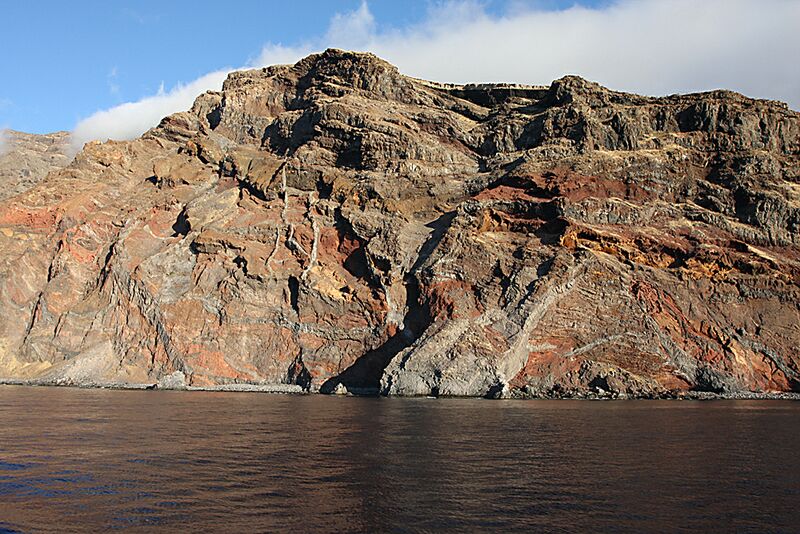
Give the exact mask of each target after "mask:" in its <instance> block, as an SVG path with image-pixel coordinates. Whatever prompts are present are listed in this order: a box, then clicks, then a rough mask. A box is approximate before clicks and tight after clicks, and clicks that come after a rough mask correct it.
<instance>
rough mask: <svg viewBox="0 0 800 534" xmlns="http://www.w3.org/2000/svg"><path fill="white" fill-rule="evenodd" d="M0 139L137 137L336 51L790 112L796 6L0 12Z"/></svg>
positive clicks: (52, 7)
mask: <svg viewBox="0 0 800 534" xmlns="http://www.w3.org/2000/svg"><path fill="white" fill-rule="evenodd" d="M3 15H4V21H5V24H4V27H3V31H2V32H0V73H2V77H0V80H2V83H0V128H12V129H16V130H22V131H28V132H33V133H45V132H50V131H56V130H70V131H73V138H74V143H75V144H76V145H78V146H80V145H81V144H82V143H83V142H85V141H88V140H90V139H95V138H100V139H106V138H115V139H125V138H132V137H135V136H138V135H140V134H141V133H142V132H144V131H145V130H146V129H147V128H149V127H152V126H154V125H155V124H157V123H158V121H159V120H160V118H161V117H162V116H164V115H167V114H169V113H172V112H175V111H179V110H182V109H187V108H188V107H190V106H191V102H192V101H193V99H194V98H195V97H196V96H197V95H199V94H200V93H202V92H203V91H205V90H216V89H219V87H220V86H221V83H222V81H223V80H224V78H225V76H226V74H227V72H229V71H230V70H233V69H240V68H253V67H257V66H263V65H269V64H274V63H290V62H294V61H296V60H298V59H300V58H301V57H303V56H305V55H307V54H309V53H312V52H315V51H321V50H324V49H325V48H327V47H337V48H345V49H353V50H364V51H371V52H374V53H376V54H378V55H379V56H381V57H383V58H385V59H387V60H388V61H390V62H392V63H394V64H396V65H397V66H398V67H399V68H400V70H401V72H403V73H406V74H409V75H412V76H417V77H422V78H427V79H432V80H437V81H443V82H455V83H465V82H492V81H494V82H500V81H503V82H519V83H535V84H548V83H549V82H550V81H552V80H553V79H556V78H559V77H561V76H563V75H566V74H577V75H580V76H583V77H585V78H588V79H591V80H594V81H598V82H600V83H602V84H604V85H606V86H608V87H611V88H613V89H618V90H625V91H632V92H639V93H644V94H652V95H661V94H671V93H675V92H691V91H700V90H711V89H717V88H727V89H733V90H737V91H740V92H743V93H745V94H747V95H748V96H753V97H759V98H773V99H779V100H783V101H787V102H789V104H790V106H791V107H792V108H793V109H800V69H798V68H797V66H796V60H797V56H798V53H800V31H798V29H799V28H800V0H585V1H580V0H482V1H481V0H446V1H435V0H403V1H388V0H369V1H363V0H341V1H338V0H337V1H333V0H327V1H326V0H312V1H305V2H299V1H295V2H286V1H281V2H273V1H256V0H254V1H228V2H224V3H223V2H202V1H200V0H194V1H184V0H172V1H170V2H164V1H163V0H161V1H152V0H142V1H138V2H135V3H134V2H131V3H127V4H126V3H125V2H122V1H114V0H104V1H92V0H87V1H83V2H61V1H35V0H30V1H26V2H7V3H5V4H4V6H3Z"/></svg>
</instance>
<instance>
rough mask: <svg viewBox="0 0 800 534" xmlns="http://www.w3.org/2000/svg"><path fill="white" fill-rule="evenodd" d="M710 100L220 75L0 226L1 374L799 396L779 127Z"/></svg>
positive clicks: (799, 184) (716, 97)
mask: <svg viewBox="0 0 800 534" xmlns="http://www.w3.org/2000/svg"><path fill="white" fill-rule="evenodd" d="M798 119H799V117H798V114H797V113H795V112H793V111H790V110H788V109H787V107H786V106H785V105H784V104H781V103H777V102H769V101H759V100H752V99H748V98H745V97H743V96H741V95H738V94H735V93H730V92H726V91H716V92H712V93H703V94H694V95H681V96H671V97H666V98H648V97H642V96H636V95H630V94H623V93H618V92H613V91H609V90H608V89H605V88H603V87H600V86H599V85H597V84H594V83H591V82H587V81H585V80H582V79H580V78H576V77H566V78H563V79H561V80H557V81H555V82H553V84H552V85H551V86H550V87H549V88H547V87H528V86H515V85H469V86H454V85H444V84H437V83H431V82H425V81H421V80H416V79H412V78H408V77H405V76H403V75H401V74H400V73H398V71H397V69H395V68H394V67H393V66H391V65H389V64H387V63H386V62H384V61H381V60H380V59H378V58H376V57H374V56H372V55H369V54H356V53H349V52H342V51H337V50H329V51H326V52H324V53H322V54H317V55H313V56H310V57H308V58H306V59H304V60H302V61H300V62H299V63H297V64H296V65H293V66H276V67H270V68H267V69H259V70H253V71H247V72H237V73H233V74H231V75H230V77H229V78H228V80H227V81H226V83H225V86H224V88H223V91H222V92H219V93H206V94H204V95H202V96H200V97H199V98H198V99H197V101H196V102H195V105H194V106H193V108H192V109H191V110H190V111H188V112H184V113H178V114H175V115H172V116H170V117H167V118H165V119H164V120H163V121H162V123H161V124H160V125H159V126H158V127H157V128H154V129H152V130H151V131H149V132H148V133H146V134H145V135H144V136H142V137H141V138H140V139H138V140H135V141H131V142H124V143H120V142H109V143H104V144H98V143H94V144H89V145H87V147H86V148H85V149H84V150H83V151H82V152H81V153H80V154H79V155H78V156H77V158H76V160H75V161H74V162H73V163H72V164H71V165H70V166H69V167H67V168H65V169H63V170H61V171H59V172H54V173H51V174H50V175H49V176H48V177H47V178H46V179H45V180H43V181H42V182H40V183H38V185H35V186H33V187H32V188H31V189H29V190H27V191H25V192H21V193H20V194H17V195H16V196H13V197H11V198H7V199H5V200H3V201H2V202H0V310H2V313H3V316H4V321H3V322H2V324H1V325H0V376H2V375H6V376H7V377H9V378H32V379H33V378H35V379H38V380H43V381H62V382H69V383H92V384H97V383H102V382H104V381H106V382H113V383H120V382H122V383H124V382H130V383H154V382H157V381H159V380H161V381H162V384H168V383H171V381H174V380H175V377H178V378H179V379H180V380H178V382H180V383H181V384H186V385H188V386H212V385H219V384H234V383H247V384H257V385H263V384H295V385H299V386H301V387H303V388H306V389H310V390H312V391H317V390H321V391H325V392H345V391H349V392H353V393H370V392H378V391H381V392H383V393H387V394H400V395H430V394H432V395H475V396H490V397H498V396H555V397H562V396H573V395H585V394H588V395H594V396H607V395H612V396H661V395H667V394H673V393H674V392H678V391H688V390H694V391H698V392H719V393H727V394H739V393H743V392H769V391H797V390H798V389H800V368H799V367H798V365H800V353H799V352H798V348H797V347H798V346H800V326H799V325H800V321H799V320H798V319H800V311H799V310H798V302H800V299H798V297H799V296H800V291H799V290H798V284H799V283H800V248H798V245H799V244H800V243H798V240H800V237H798V235H799V234H798V229H799V226H800V176H799V174H800V146H799V145H798V139H799V136H800V120H798Z"/></svg>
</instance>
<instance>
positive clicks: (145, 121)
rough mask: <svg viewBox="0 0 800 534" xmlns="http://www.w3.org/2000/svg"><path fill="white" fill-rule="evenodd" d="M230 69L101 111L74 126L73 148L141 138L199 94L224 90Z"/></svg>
mask: <svg viewBox="0 0 800 534" xmlns="http://www.w3.org/2000/svg"><path fill="white" fill-rule="evenodd" d="M228 72H229V71H227V70H220V71H215V72H211V73H209V74H206V75H205V76H202V77H200V78H198V79H196V80H194V81H193V82H191V83H188V84H186V85H178V86H177V87H174V88H173V89H171V90H170V91H164V88H163V86H162V87H161V88H160V89H159V90H158V92H157V93H156V94H155V95H153V96H149V97H147V98H143V99H142V100H139V101H137V102H127V103H125V104H120V105H119V106H115V107H113V108H111V109H107V110H104V111H98V112H97V113H95V114H94V115H92V116H90V117H88V118H86V119H84V120H82V121H80V122H79V123H78V124H77V125H76V126H75V129H74V130H73V131H72V139H71V142H72V146H73V149H74V150H75V151H78V150H80V149H81V148H82V147H83V145H84V143H86V142H87V141H92V140H95V139H99V140H103V141H104V140H106V139H133V138H135V137H138V136H139V135H141V134H143V133H144V132H146V131H147V130H148V129H150V128H152V127H153V126H156V125H157V124H158V123H159V121H160V120H161V119H162V118H163V117H165V116H167V115H169V114H171V113H175V112H177V111H181V110H186V109H189V108H190V107H191V105H192V102H194V99H195V98H196V97H197V95H199V94H201V93H203V92H204V91H209V90H219V89H221V88H222V82H223V81H225V77H226V76H227V75H228Z"/></svg>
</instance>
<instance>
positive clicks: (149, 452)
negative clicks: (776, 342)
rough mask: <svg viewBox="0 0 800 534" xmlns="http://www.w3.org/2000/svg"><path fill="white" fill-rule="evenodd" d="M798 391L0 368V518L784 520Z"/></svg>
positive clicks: (58, 521)
mask: <svg viewBox="0 0 800 534" xmlns="http://www.w3.org/2000/svg"><path fill="white" fill-rule="evenodd" d="M799 445H800V403H797V402H794V403H793V402H788V401H787V402H781V401H713V402H689V401H684V402H678V401H619V402H589V401H484V400H429V399H386V398H383V399H358V398H337V397H322V396H279V395H264V394H247V393H203V392H192V393H187V392H167V391H165V392H159V391H104V390H78V389H60V388H26V387H0V531H3V530H4V529H5V530H12V531H25V532H27V531H52V532H69V531H77V530H92V531H97V530H108V529H129V530H134V531H149V530H154V529H156V528H158V527H160V528H162V529H164V530H178V529H184V528H187V527H190V528H192V529H210V530H214V531H225V532H242V531H245V532H251V531H301V532H302V531H324V532H333V531H348V532H359V531H360V532H382V531H396V532H417V531H430V532H434V531H437V532H438V531H442V530H448V531H476V530H491V531H507V530H528V531H555V532H561V531H563V532H568V531H587V530H600V531H615V532H619V531H630V532H641V531H661V532H672V531H676V530H697V531H714V532H720V531H723V532H724V531H752V532H768V531H776V532H797V531H798V530H800V523H798V520H800V449H799V448H798V446H799Z"/></svg>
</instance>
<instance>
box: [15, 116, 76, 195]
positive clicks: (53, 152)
mask: <svg viewBox="0 0 800 534" xmlns="http://www.w3.org/2000/svg"><path fill="white" fill-rule="evenodd" d="M0 141H2V145H0V201H3V200H5V199H7V198H10V197H12V196H14V195H18V194H20V193H22V192H24V191H26V190H28V189H30V188H31V187H33V186H34V185H36V184H37V183H39V181H40V180H41V179H42V178H44V177H45V176H47V173H49V172H50V171H53V170H56V169H61V168H64V167H66V166H67V165H68V164H69V162H70V159H71V156H70V153H69V152H70V143H69V132H56V133H52V134H46V135H36V134H28V133H23V132H15V131H13V130H4V131H0Z"/></svg>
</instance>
